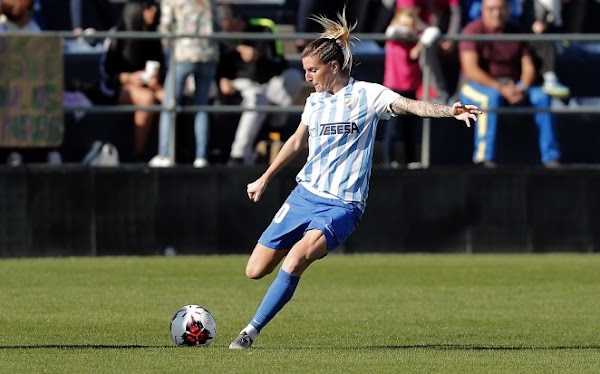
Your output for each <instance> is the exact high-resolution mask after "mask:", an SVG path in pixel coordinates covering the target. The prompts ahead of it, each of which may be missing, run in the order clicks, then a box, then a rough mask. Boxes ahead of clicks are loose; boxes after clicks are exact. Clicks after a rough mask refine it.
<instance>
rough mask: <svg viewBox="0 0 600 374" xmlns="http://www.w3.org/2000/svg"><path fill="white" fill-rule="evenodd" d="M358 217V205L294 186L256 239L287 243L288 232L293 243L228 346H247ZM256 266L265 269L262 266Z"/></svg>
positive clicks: (349, 230) (359, 216)
mask: <svg viewBox="0 0 600 374" xmlns="http://www.w3.org/2000/svg"><path fill="white" fill-rule="evenodd" d="M361 217H362V212H361V211H360V209H358V207H355V206H351V205H347V204H344V203H342V202H341V201H340V202H338V203H337V204H335V203H332V200H330V199H324V198H321V197H318V196H315V195H313V194H311V193H309V192H308V191H306V190H305V189H304V188H302V187H298V188H296V189H295V190H294V191H293V192H292V195H291V196H290V198H289V199H288V200H287V201H286V203H284V204H283V206H282V208H281V209H280V211H279V212H278V213H277V214H276V215H275V218H274V220H273V222H272V223H271V225H270V226H269V227H268V228H267V230H266V231H265V233H264V234H263V236H261V238H260V239H259V242H261V243H273V244H272V245H273V246H276V245H275V243H279V242H281V241H283V242H284V243H289V242H290V241H289V239H287V237H290V236H291V237H292V240H294V242H295V244H294V245H292V246H291V247H292V248H291V249H290V250H289V252H288V253H287V256H286V257H285V259H284V261H283V265H282V266H281V269H280V270H279V273H278V274H277V277H276V278H275V280H274V281H273V283H272V284H271V286H270V287H269V289H268V290H267V292H266V294H265V296H264V298H263V300H262V302H261V304H260V306H259V307H258V310H257V311H256V313H255V315H254V317H253V318H252V319H251V321H250V323H249V324H248V326H246V327H245V328H244V329H243V330H242V331H241V332H240V334H239V336H238V337H237V338H236V339H235V340H234V341H233V342H232V343H231V345H230V346H229V348H231V349H247V348H249V347H250V346H251V345H252V343H253V341H254V339H255V338H256V336H257V335H258V333H259V332H260V331H261V330H262V329H263V328H264V327H265V326H266V325H267V324H268V323H269V322H270V321H271V319H273V317H275V315H276V314H277V313H278V312H279V311H280V310H281V309H282V308H283V307H284V306H285V304H286V303H287V302H288V301H289V300H290V299H291V298H292V296H293V294H294V292H295V290H296V287H297V285H298V282H299V281H300V275H301V274H302V273H303V272H304V271H305V270H306V269H307V268H308V266H310V264H312V263H313V262H314V261H316V260H318V259H320V258H323V257H324V256H325V255H327V253H328V250H333V249H335V248H337V247H338V246H339V245H340V244H342V243H343V242H345V241H346V239H347V238H348V237H349V236H350V234H351V233H352V232H353V231H354V230H355V229H356V227H357V226H358V222H359V221H360V219H361ZM300 230H301V231H300ZM282 232H287V233H288V235H287V237H284V238H282V236H281V233H282ZM258 268H259V269H264V270H266V267H265V266H262V267H258ZM256 274H258V272H256Z"/></svg>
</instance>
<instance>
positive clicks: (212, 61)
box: [149, 0, 219, 167]
mask: <svg viewBox="0 0 600 374" xmlns="http://www.w3.org/2000/svg"><path fill="white" fill-rule="evenodd" d="M213 18H214V17H213V1H212V0H163V1H162V3H161V22H160V27H161V31H163V32H174V33H175V34H195V35H210V34H212V33H213V23H214V19H213ZM173 51H174V57H175V65H174V66H172V67H171V66H170V67H169V70H168V73H167V79H166V80H165V82H166V90H165V97H166V98H167V100H168V103H169V104H171V103H173V102H175V103H177V104H180V103H181V98H182V96H183V89H184V85H185V82H186V79H187V78H188V76H190V75H193V77H194V82H195V85H194V87H195V89H194V96H193V101H192V104H193V105H207V104H208V102H209V91H210V87H211V84H212V83H214V79H215V72H216V67H217V60H218V57H219V45H218V43H217V42H216V41H215V40H213V39H203V38H177V39H176V40H175V43H174V50H173ZM172 75H174V79H175V84H174V87H172V86H171V79H173V76H172ZM173 89H174V90H175V91H173ZM170 115H171V114H170V113H169V112H167V111H163V112H162V113H161V115H160V127H159V140H158V143H159V144H158V155H156V156H155V157H153V158H152V159H151V160H150V163H149V165H150V166H153V167H168V166H172V165H173V160H174V158H175V157H174V155H173V157H171V158H170V157H169V122H170ZM208 122H209V117H208V113H206V112H197V113H196V115H195V119H194V133H195V136H196V158H195V160H194V166H195V167H204V166H207V165H208V161H207V159H206V147H207V144H208V135H209V123H208Z"/></svg>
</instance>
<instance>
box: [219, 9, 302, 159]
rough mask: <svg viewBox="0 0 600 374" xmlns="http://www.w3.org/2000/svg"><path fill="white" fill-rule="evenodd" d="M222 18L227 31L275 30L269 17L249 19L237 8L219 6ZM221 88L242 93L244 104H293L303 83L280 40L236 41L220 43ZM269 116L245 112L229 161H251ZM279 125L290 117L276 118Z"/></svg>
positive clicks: (248, 106) (227, 92) (223, 91)
mask: <svg viewBox="0 0 600 374" xmlns="http://www.w3.org/2000/svg"><path fill="white" fill-rule="evenodd" d="M219 20H220V23H221V27H222V28H223V30H225V31H228V32H252V33H257V32H271V33H273V32H276V30H275V25H274V23H273V22H272V21H271V20H269V19H264V18H259V19H246V17H244V16H242V15H241V14H240V13H239V12H238V11H237V10H236V9H235V8H233V7H230V6H226V5H222V6H220V7H219ZM217 78H218V82H219V90H220V92H221V94H222V95H224V96H229V97H232V96H234V95H236V94H238V93H239V94H240V95H241V97H242V103H241V105H242V107H244V108H245V109H252V108H254V107H256V106H257V105H268V104H270V103H271V104H276V105H280V106H288V105H291V104H292V102H293V100H294V98H295V96H296V94H297V93H298V91H299V88H300V86H301V84H302V83H303V82H304V79H303V76H302V73H301V72H300V71H299V70H298V69H294V68H289V67H288V63H287V61H286V59H285V57H284V56H283V47H282V46H281V41H279V40H275V41H273V40H249V39H247V40H233V41H224V42H223V43H222V45H221V57H220V60H219V65H218V69H217ZM266 118H267V113H264V112H262V113H261V112H257V111H253V110H247V111H245V112H243V113H242V115H241V116H240V120H239V122H238V127H237V129H236V133H235V139H234V141H233V144H232V146H231V153H230V160H229V163H230V164H242V163H244V164H252V163H253V162H254V157H255V153H254V150H253V147H254V142H255V140H256V137H257V135H258V133H259V131H260V129H261V127H262V125H263V123H264V122H265V120H266ZM277 119H278V120H279V123H280V124H282V125H283V124H284V123H285V122H286V121H287V116H285V115H284V116H279V117H277Z"/></svg>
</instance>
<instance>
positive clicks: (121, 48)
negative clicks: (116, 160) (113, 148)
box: [100, 0, 165, 160]
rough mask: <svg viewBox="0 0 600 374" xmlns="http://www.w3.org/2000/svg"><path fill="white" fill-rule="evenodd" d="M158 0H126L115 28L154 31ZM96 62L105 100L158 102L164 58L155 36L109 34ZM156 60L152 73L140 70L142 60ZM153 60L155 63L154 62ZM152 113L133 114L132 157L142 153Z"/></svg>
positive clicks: (143, 67) (141, 155)
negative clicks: (137, 37) (154, 69)
mask: <svg viewBox="0 0 600 374" xmlns="http://www.w3.org/2000/svg"><path fill="white" fill-rule="evenodd" d="M157 25H158V3H157V2H156V1H154V0H129V1H128V2H127V3H126V4H125V6H124V7H123V12H122V14H121V17H120V19H119V21H118V23H117V25H116V26H115V27H114V28H113V29H111V30H115V31H156V29H157ZM105 45H106V51H105V53H104V55H103V56H102V59H101V63H100V64H101V65H100V75H101V82H100V90H101V92H102V94H103V95H104V96H105V97H106V99H107V100H108V102H109V103H117V104H124V105H139V106H151V105H157V104H160V103H162V101H163V97H164V92H163V84H162V82H163V80H164V66H165V58H164V53H163V49H162V44H161V42H160V40H158V39H135V38H114V39H113V38H109V39H107V40H106V42H105ZM148 61H156V62H158V64H159V65H160V67H159V69H158V70H157V71H156V72H155V73H153V74H152V75H146V74H145V73H144V71H145V68H146V63H147V62H148ZM155 64H156V63H155ZM155 118H156V115H155V113H154V112H151V111H147V110H137V111H135V112H134V115H133V122H134V126H135V135H134V138H135V140H134V158H135V159H137V160H141V159H143V158H144V157H145V148H146V142H147V139H148V135H149V133H150V130H151V128H152V125H153V124H154V121H155Z"/></svg>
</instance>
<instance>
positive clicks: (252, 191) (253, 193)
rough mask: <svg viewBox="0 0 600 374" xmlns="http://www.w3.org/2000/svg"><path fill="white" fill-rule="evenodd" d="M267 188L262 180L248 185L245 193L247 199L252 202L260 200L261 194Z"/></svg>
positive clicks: (259, 179)
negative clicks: (246, 193)
mask: <svg viewBox="0 0 600 374" xmlns="http://www.w3.org/2000/svg"><path fill="white" fill-rule="evenodd" d="M266 188H267V182H266V181H265V180H263V178H258V179H257V180H255V181H254V182H252V183H248V186H247V188H246V191H247V192H248V198H249V199H250V200H252V201H253V202H255V203H256V202H258V200H260V198H261V196H262V194H263V192H265V189H266Z"/></svg>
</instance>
